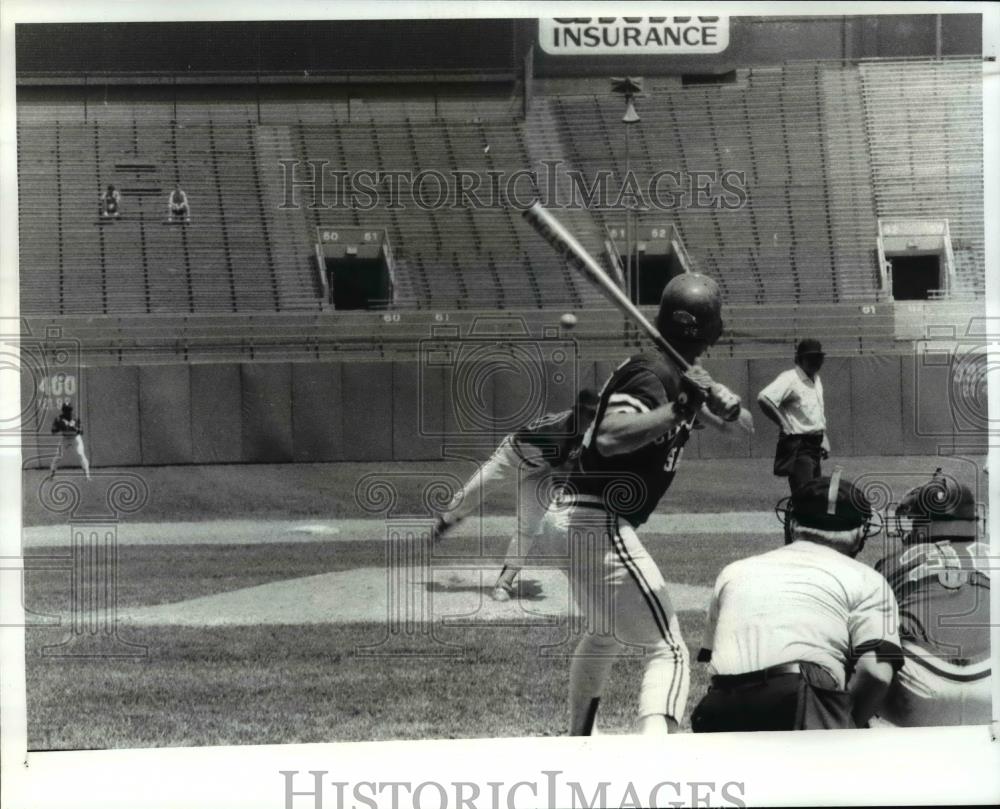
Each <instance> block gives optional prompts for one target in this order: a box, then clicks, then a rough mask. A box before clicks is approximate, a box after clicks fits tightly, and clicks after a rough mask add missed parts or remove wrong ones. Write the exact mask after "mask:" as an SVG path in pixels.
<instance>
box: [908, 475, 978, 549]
mask: <svg viewBox="0 0 1000 809" xmlns="http://www.w3.org/2000/svg"><path fill="white" fill-rule="evenodd" d="M895 522H896V526H895V527H896V533H897V535H898V536H899V538H900V539H901V540H902V542H903V544H904V545H917V544H920V543H924V542H937V541H938V540H943V539H949V540H950V539H957V540H967V541H974V540H975V539H977V538H978V537H979V536H980V535H981V532H982V529H983V528H984V525H983V523H984V522H985V520H984V515H983V512H982V510H980V508H979V505H978V504H977V503H976V498H975V496H974V495H973V493H972V490H971V489H970V488H969V487H968V486H965V485H963V484H961V483H959V482H958V481H957V480H955V478H953V477H952V476H951V475H948V474H945V473H944V472H942V471H941V468H940V467H938V469H936V470H935V472H934V474H933V475H931V479H930V480H929V481H927V482H926V483H922V484H921V485H919V486H916V487H914V488H913V489H910V491H908V492H907V493H906V494H905V495H903V499H902V500H900V502H899V505H897V506H896V511H895Z"/></svg>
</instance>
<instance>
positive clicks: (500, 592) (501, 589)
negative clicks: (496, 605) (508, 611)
mask: <svg viewBox="0 0 1000 809" xmlns="http://www.w3.org/2000/svg"><path fill="white" fill-rule="evenodd" d="M513 597H514V587H513V585H510V584H504V583H503V582H497V584H496V587H494V588H493V592H492V593H490V598H492V599H493V600H494V601H510V600H511V599H512V598H513Z"/></svg>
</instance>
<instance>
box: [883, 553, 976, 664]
mask: <svg viewBox="0 0 1000 809" xmlns="http://www.w3.org/2000/svg"><path fill="white" fill-rule="evenodd" d="M989 550H990V549H989V547H988V546H987V545H985V544H983V543H978V542H977V543H971V542H970V543H966V542H948V541H940V542H936V543H922V544H919V545H910V546H908V547H905V548H903V550H902V551H901V552H900V553H899V554H898V555H893V556H889V557H886V558H885V559H881V560H879V561H878V562H877V563H876V565H875V569H876V570H878V571H879V572H880V573H881V574H882V575H883V576H885V578H886V580H887V581H888V582H889V585H890V586H891V587H892V589H893V592H894V593H895V594H896V600H897V602H899V635H900V637H901V638H902V639H903V640H908V641H910V642H911V643H913V644H915V645H917V646H919V647H920V648H921V649H923V650H925V651H926V652H927V653H928V654H931V655H933V656H935V657H938V658H941V659H942V660H945V661H947V662H949V663H953V664H955V665H959V666H964V665H969V664H972V663H979V662H981V661H983V660H986V659H988V658H989V655H990V575H989Z"/></svg>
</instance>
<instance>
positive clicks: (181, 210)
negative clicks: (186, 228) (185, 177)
mask: <svg viewBox="0 0 1000 809" xmlns="http://www.w3.org/2000/svg"><path fill="white" fill-rule="evenodd" d="M167 208H168V214H167V221H168V222H170V223H173V221H174V217H177V218H178V219H183V220H184V222H185V224H187V223H189V222H190V221H191V208H190V207H189V206H188V198H187V194H185V193H184V191H183V189H182V188H181V184H180V183H175V184H174V190H173V191H171V192H170V197H169V198H168V200H167Z"/></svg>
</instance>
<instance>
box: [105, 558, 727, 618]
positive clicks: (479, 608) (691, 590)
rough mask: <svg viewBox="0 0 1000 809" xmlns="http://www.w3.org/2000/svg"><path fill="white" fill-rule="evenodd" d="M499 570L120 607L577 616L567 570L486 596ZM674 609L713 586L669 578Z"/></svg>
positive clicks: (397, 576)
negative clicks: (507, 595)
mask: <svg viewBox="0 0 1000 809" xmlns="http://www.w3.org/2000/svg"><path fill="white" fill-rule="evenodd" d="M497 572H498V568H497V567H496V565H495V564H491V565H488V566H481V567H476V566H470V565H463V566H457V565H455V566H453V565H447V566H433V567H407V568H400V569H398V570H391V569H387V568H386V567H384V566H383V567H359V568H355V569H353V570H346V571H337V572H333V573H323V574H319V575H315V576H306V577H303V578H298V579H289V580H285V581H278V582H271V583H268V584H262V585H258V586H255V587H246V588H243V589H240V590H233V591H230V592H226V593H219V594H217V595H210V596H202V597H200V598H192V599H189V600H186V601H179V602H174V603H170V604H161V605H157V606H150V607H133V608H125V609H120V610H119V613H118V617H119V620H121V621H123V622H127V623H131V624H136V625H175V626H254V625H262V624H265V625H267V624H270V625H276V624H277V625H281V624H300V625H301V624H331V623H334V624H337V623H368V622H385V621H386V620H390V621H391V620H393V618H394V617H396V618H398V619H400V620H407V621H423V622H428V621H445V622H448V623H464V622H474V623H478V622H501V623H503V622H519V623H523V622H525V621H543V622H544V621H551V620H553V619H558V618H560V617H562V616H565V615H567V614H576V612H577V610H576V608H575V605H573V604H572V603H571V599H570V597H569V586H568V581H567V579H566V575H565V574H564V573H563V572H562V571H560V570H558V569H555V568H552V567H526V568H525V569H524V570H523V571H522V572H521V574H520V576H519V578H518V586H519V588H520V589H519V591H518V597H517V598H515V599H512V600H510V601H507V602H497V601H493V600H492V599H491V598H490V591H491V590H492V588H493V585H494V583H495V581H496V577H497ZM668 592H669V593H670V597H671V600H672V601H673V604H674V608H675V609H676V610H678V611H680V612H684V611H701V610H704V609H705V608H706V607H707V606H708V600H709V596H710V595H711V589H710V588H708V587H699V586H691V585H687V584H681V583H679V582H669V583H668Z"/></svg>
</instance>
